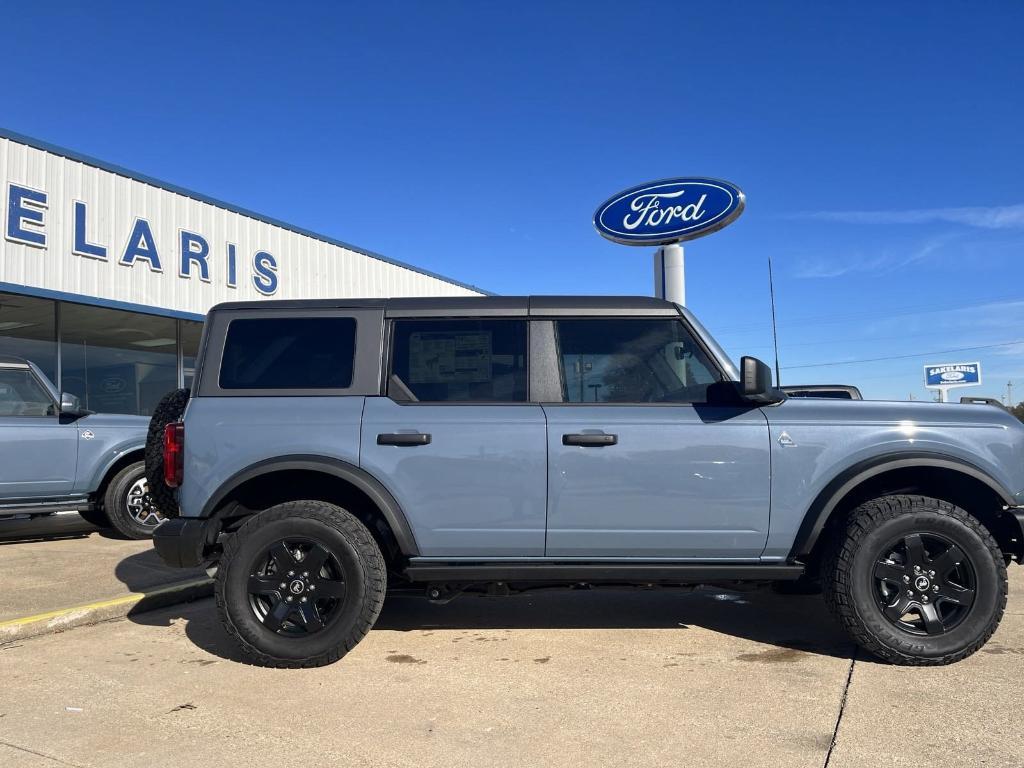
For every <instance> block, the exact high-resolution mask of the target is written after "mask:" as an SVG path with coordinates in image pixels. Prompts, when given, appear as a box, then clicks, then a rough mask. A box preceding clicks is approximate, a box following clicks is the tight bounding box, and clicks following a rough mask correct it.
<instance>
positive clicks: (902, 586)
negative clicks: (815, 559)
mask: <svg viewBox="0 0 1024 768" xmlns="http://www.w3.org/2000/svg"><path fill="white" fill-rule="evenodd" d="M823 576H824V587H825V598H826V601H827V602H828V605H829V608H830V609H831V610H832V612H833V614H834V615H835V616H836V618H837V619H838V620H839V622H840V623H841V624H842V625H843V626H844V627H845V628H846V629H847V631H848V632H849V633H850V634H851V636H852V637H853V639H854V640H855V641H856V642H857V643H858V644H859V645H860V646H861V647H863V648H865V649H866V650H868V651H870V652H871V653H873V654H875V655H876V656H878V657H880V658H882V659H884V660H886V661H889V662H892V663H894V664H907V665H919V666H925V665H929V666H932V665H939V664H950V663H952V662H955V661H959V660H961V659H964V658H966V657H967V656H970V655H971V654H972V653H974V652H975V651H977V650H978V649H979V648H980V647H981V646H982V645H984V644H985V642H986V641H987V640H988V639H989V638H990V637H991V636H992V634H993V633H994V632H995V631H996V628H997V627H998V626H999V621H1000V619H1001V618H1002V615H1003V610H1004V609H1005V607H1006V594H1007V582H1006V563H1005V561H1004V559H1003V555H1002V553H1001V552H1000V550H999V546H998V545H997V544H996V542H995V540H994V539H993V538H992V534H990V533H989V531H988V530H987V529H986V528H985V527H984V526H983V525H982V524H981V523H980V522H979V521H978V520H977V519H976V518H974V517H972V516H971V515H970V514H968V513H967V512H966V511H964V510H963V509H960V508H959V507H957V506H954V505H953V504H949V503H948V502H944V501H939V500H938V499H932V498H927V497H924V496H902V495H900V496H883V497H880V498H877V499H872V500H871V501H868V502H865V503H864V504H861V505H860V506H859V507H858V508H857V509H856V510H854V511H853V513H852V514H851V516H850V520H849V523H848V525H847V527H846V531H845V533H844V535H843V536H842V537H841V539H840V540H839V541H838V542H837V544H836V546H835V547H834V549H833V551H832V554H831V557H829V558H828V559H827V561H826V563H825V568H824V572H823Z"/></svg>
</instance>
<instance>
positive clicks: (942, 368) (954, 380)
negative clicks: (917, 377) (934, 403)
mask: <svg viewBox="0 0 1024 768" xmlns="http://www.w3.org/2000/svg"><path fill="white" fill-rule="evenodd" d="M980 384H981V363H946V364H943V365H926V366H925V367H924V385H925V387H927V388H929V389H944V388H949V387H975V386H978V385H980Z"/></svg>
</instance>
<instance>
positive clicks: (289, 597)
mask: <svg viewBox="0 0 1024 768" xmlns="http://www.w3.org/2000/svg"><path fill="white" fill-rule="evenodd" d="M291 601H292V596H291V595H288V597H286V598H285V602H287V603H290V602H291Z"/></svg>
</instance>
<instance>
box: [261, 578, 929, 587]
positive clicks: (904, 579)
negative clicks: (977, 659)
mask: <svg viewBox="0 0 1024 768" xmlns="http://www.w3.org/2000/svg"><path fill="white" fill-rule="evenodd" d="M903 583H904V584H909V583H910V577H909V576H904V577H903ZM281 586H282V587H283V586H284V584H282V585H281Z"/></svg>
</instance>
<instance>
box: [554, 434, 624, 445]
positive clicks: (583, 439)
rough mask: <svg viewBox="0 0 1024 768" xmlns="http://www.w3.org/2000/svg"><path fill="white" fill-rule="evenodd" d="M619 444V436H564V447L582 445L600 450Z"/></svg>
mask: <svg viewBox="0 0 1024 768" xmlns="http://www.w3.org/2000/svg"><path fill="white" fill-rule="evenodd" d="M618 442H619V436H618V435H606V434H604V433H584V434H579V435H562V445H582V446H585V447H589V448H595V447H596V448H600V447H601V446H604V445H615V444H617V443H618Z"/></svg>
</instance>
